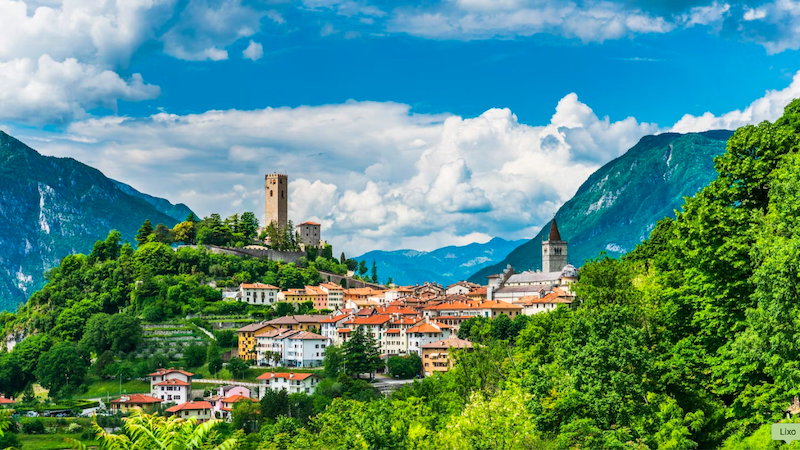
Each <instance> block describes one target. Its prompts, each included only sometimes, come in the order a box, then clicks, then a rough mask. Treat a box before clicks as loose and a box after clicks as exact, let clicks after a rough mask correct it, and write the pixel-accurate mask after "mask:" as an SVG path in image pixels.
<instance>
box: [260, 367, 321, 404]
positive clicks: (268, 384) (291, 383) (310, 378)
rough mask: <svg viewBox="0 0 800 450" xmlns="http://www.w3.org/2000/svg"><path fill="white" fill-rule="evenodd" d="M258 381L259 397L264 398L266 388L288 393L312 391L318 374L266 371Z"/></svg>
mask: <svg viewBox="0 0 800 450" xmlns="http://www.w3.org/2000/svg"><path fill="white" fill-rule="evenodd" d="M257 380H258V382H259V386H260V388H259V390H258V392H259V399H261V398H264V393H265V392H266V390H267V389H271V390H273V391H280V390H284V389H285V390H286V392H287V393H289V394H294V393H297V392H304V393H306V394H308V395H311V394H313V393H314V390H316V388H317V384H318V383H319V376H318V375H316V374H313V373H294V372H289V373H276V372H267V373H264V374H261V375H260V376H259V377H258V378H257Z"/></svg>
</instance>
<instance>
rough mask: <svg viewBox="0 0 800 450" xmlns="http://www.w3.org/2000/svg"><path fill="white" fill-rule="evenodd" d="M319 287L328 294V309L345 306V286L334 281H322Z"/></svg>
mask: <svg viewBox="0 0 800 450" xmlns="http://www.w3.org/2000/svg"><path fill="white" fill-rule="evenodd" d="M319 287H320V289H322V290H323V291H325V293H326V294H328V307H327V309H330V310H331V311H336V310H337V309H340V308H342V307H343V306H344V288H342V287H341V286H339V285H338V284H334V283H321V284H320V285H319Z"/></svg>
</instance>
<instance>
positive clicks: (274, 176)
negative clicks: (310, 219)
mask: <svg viewBox="0 0 800 450" xmlns="http://www.w3.org/2000/svg"><path fill="white" fill-rule="evenodd" d="M288 189H289V177H288V175H285V174H281V173H271V174H269V175H267V176H265V177H264V226H267V225H269V224H270V223H271V222H275V223H276V224H277V225H278V228H279V229H281V230H282V229H283V228H285V227H286V222H287V218H286V215H287V211H288V208H287V205H288V202H289V195H288ZM293 232H294V231H293Z"/></svg>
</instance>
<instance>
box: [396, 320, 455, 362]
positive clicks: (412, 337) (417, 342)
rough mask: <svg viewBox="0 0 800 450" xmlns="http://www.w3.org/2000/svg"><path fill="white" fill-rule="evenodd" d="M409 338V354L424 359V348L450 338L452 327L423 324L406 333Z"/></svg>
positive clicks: (433, 323) (431, 323)
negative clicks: (414, 354) (412, 353)
mask: <svg viewBox="0 0 800 450" xmlns="http://www.w3.org/2000/svg"><path fill="white" fill-rule="evenodd" d="M406 336H407V338H408V352H409V353H411V352H414V353H416V354H417V355H419V356H420V358H421V357H422V346H423V345H427V344H430V343H433V342H438V341H441V340H444V339H447V338H449V337H450V327H449V326H447V325H442V324H439V323H436V322H428V321H425V322H422V323H420V324H418V325H415V326H414V327H411V328H409V329H408V331H407V332H406Z"/></svg>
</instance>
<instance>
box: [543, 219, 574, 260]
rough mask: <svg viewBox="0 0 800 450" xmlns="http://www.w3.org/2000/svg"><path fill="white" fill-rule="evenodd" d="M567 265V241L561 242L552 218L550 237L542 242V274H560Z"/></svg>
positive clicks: (554, 220)
mask: <svg viewBox="0 0 800 450" xmlns="http://www.w3.org/2000/svg"><path fill="white" fill-rule="evenodd" d="M567 264H568V261H567V241H562V240H561V234H559V232H558V226H557V225H556V219H555V218H553V221H552V222H551V223H550V235H549V236H548V237H547V240H545V241H542V272H560V271H561V269H563V268H564V266H566V265H567Z"/></svg>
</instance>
